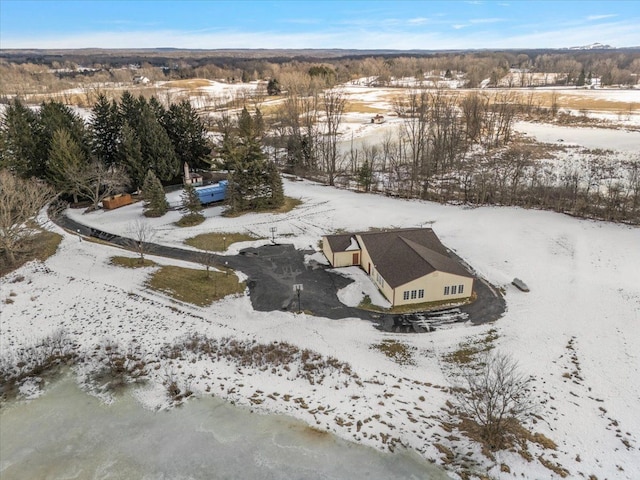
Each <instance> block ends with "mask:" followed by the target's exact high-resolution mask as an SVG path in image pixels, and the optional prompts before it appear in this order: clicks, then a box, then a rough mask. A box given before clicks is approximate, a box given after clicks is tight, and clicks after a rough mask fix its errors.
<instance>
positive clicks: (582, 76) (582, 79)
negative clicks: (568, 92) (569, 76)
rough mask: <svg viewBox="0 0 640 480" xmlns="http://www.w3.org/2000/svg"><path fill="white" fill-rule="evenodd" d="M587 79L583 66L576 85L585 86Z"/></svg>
mask: <svg viewBox="0 0 640 480" xmlns="http://www.w3.org/2000/svg"><path fill="white" fill-rule="evenodd" d="M585 79H586V74H585V72H584V68H583V69H582V71H581V72H580V75H579V76H578V80H577V81H576V86H578V87H582V86H584V83H585Z"/></svg>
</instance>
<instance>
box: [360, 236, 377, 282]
mask: <svg viewBox="0 0 640 480" xmlns="http://www.w3.org/2000/svg"><path fill="white" fill-rule="evenodd" d="M356 240H357V241H358V243H359V244H360V246H361V247H362V250H361V251H360V266H361V267H362V269H363V270H364V271H365V272H367V273H369V270H371V271H373V268H374V265H373V261H372V260H371V256H370V255H369V252H368V251H367V247H366V246H365V244H364V242H363V241H362V237H361V236H360V235H356ZM369 266H371V268H369Z"/></svg>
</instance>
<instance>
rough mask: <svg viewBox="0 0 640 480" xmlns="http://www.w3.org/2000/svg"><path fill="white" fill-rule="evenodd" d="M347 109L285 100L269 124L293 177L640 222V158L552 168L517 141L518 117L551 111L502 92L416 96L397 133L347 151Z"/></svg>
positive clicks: (319, 95) (277, 154)
mask: <svg viewBox="0 0 640 480" xmlns="http://www.w3.org/2000/svg"><path fill="white" fill-rule="evenodd" d="M523 100H524V102H523ZM346 108H347V105H346V102H345V99H344V97H343V96H342V95H341V93H340V90H339V89H328V90H312V91H310V92H309V91H307V92H306V93H305V94H300V93H298V92H288V94H287V95H286V97H285V99H284V101H283V102H281V103H280V104H279V106H278V107H277V108H276V110H275V112H274V113H273V115H272V116H271V117H270V118H269V122H270V124H271V128H270V129H269V132H270V136H269V137H268V138H267V139H266V141H267V143H268V144H269V145H270V146H271V147H272V148H271V151H272V152H273V155H274V158H275V159H276V161H277V162H278V163H279V164H280V165H282V167H283V168H284V169H285V171H288V172H290V173H294V174H297V175H301V176H306V177H311V178H316V179H319V180H321V181H324V182H326V183H328V184H330V185H334V184H335V185H344V186H354V185H357V186H358V187H359V188H360V189H362V190H364V191H379V192H384V193H385V194H388V195H397V196H402V197H408V198H422V199H428V200H435V201H440V202H460V203H467V204H475V205H485V204H498V205H519V206H523V207H532V208H544V209H552V210H555V211H559V212H564V213H570V214H574V215H578V216H583V217H588V218H596V219H604V220H612V221H621V222H627V223H634V224H637V223H640V158H636V159H629V160H625V161H622V160H619V159H616V158H612V157H613V152H610V151H599V150H596V151H581V152H579V155H578V156H577V157H576V158H573V159H571V161H567V162H566V163H564V164H563V165H562V167H558V166H557V165H553V161H550V160H549V159H550V158H552V157H553V154H550V153H549V152H547V151H545V149H544V147H542V146H539V145H538V146H536V145H535V144H531V143H526V142H525V141H524V140H523V139H519V138H515V137H514V134H513V128H512V127H513V123H514V121H515V120H516V119H517V118H527V117H533V118H535V119H536V120H545V121H554V120H555V118H554V117H556V116H557V115H558V113H557V111H556V110H555V109H554V108H553V105H552V106H550V107H542V106H540V105H538V104H535V103H534V102H528V101H527V99H526V98H524V99H523V98H518V97H516V95H515V94H514V93H511V92H508V91H501V92H495V93H491V92H490V91H489V92H474V93H471V94H467V95H464V94H458V93H456V92H455V91H451V90H449V91H446V90H438V89H429V88H415V89H412V90H408V91H406V93H404V94H403V95H401V96H398V98H397V100H396V102H395V104H394V106H393V109H394V111H395V114H397V115H398V117H399V118H400V119H401V122H400V125H399V128H398V130H397V131H395V132H394V131H390V130H387V133H386V134H385V135H383V136H382V137H381V138H377V139H375V140H374V141H372V143H371V144H366V143H365V142H361V141H353V140H352V141H351V144H350V145H349V140H348V139H345V138H341V135H340V133H339V131H340V130H341V125H340V123H341V116H342V113H343V112H344V111H345V109H346Z"/></svg>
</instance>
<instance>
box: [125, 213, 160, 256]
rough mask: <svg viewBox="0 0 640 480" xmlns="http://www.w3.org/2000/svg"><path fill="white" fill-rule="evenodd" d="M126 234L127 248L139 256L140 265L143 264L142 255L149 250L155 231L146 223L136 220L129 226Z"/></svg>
mask: <svg viewBox="0 0 640 480" xmlns="http://www.w3.org/2000/svg"><path fill="white" fill-rule="evenodd" d="M127 234H128V235H129V237H130V238H129V246H130V247H131V248H132V249H133V250H134V251H135V252H136V253H137V254H138V255H139V256H140V264H144V255H145V254H146V253H149V251H150V250H151V246H152V245H151V243H152V242H153V239H154V238H155V236H156V231H155V230H154V228H153V227H152V226H151V225H150V224H149V223H148V222H143V221H141V220H136V221H135V222H133V223H131V224H130V225H129V228H128V229H127Z"/></svg>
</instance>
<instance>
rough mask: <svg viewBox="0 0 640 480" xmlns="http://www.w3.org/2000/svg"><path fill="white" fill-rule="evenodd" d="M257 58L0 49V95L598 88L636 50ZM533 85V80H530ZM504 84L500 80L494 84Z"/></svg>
mask: <svg viewBox="0 0 640 480" xmlns="http://www.w3.org/2000/svg"><path fill="white" fill-rule="evenodd" d="M273 53H274V52H272V53H271V55H269V52H266V53H264V54H263V55H264V56H261V55H260V54H258V53H255V52H251V51H244V52H226V53H225V52H215V51H213V52H198V51H180V52H175V53H174V54H172V55H169V54H167V53H166V52H160V53H154V52H152V51H149V52H145V53H144V55H142V54H140V55H137V54H135V53H133V52H132V53H131V54H129V55H127V54H123V55H120V54H118V53H117V52H113V53H109V52H104V51H102V52H94V53H88V54H85V55H82V54H79V53H77V52H75V53H74V52H67V53H65V54H64V55H62V54H47V53H46V52H41V53H40V54H39V55H26V54H20V53H19V52H14V53H5V54H4V55H2V57H0V77H2V79H3V86H2V91H1V92H0V94H10V95H13V94H18V95H23V94H26V93H38V92H47V91H49V92H51V91H55V90H56V89H58V90H60V89H63V88H70V86H71V85H72V82H71V81H70V80H71V79H74V80H75V81H76V83H77V82H78V81H80V80H82V78H83V77H86V82H87V83H90V84H93V85H95V84H99V83H108V82H123V81H129V82H130V81H132V79H133V77H134V76H139V75H143V76H145V77H147V78H149V79H150V80H152V81H153V80H163V79H186V78H208V79H223V80H225V81H230V82H240V81H243V82H247V81H250V80H260V79H269V78H278V79H280V82H281V83H282V86H283V88H284V89H288V88H291V87H292V86H293V85H294V84H295V82H293V81H288V77H293V78H292V80H293V79H294V78H295V76H296V74H299V73H300V72H305V73H312V74H313V73H314V72H317V71H323V70H324V71H325V73H327V72H328V73H330V76H331V77H332V78H333V81H334V82H335V83H344V82H347V81H350V80H353V79H356V78H362V77H376V79H377V82H378V83H379V84H382V85H384V84H387V83H388V82H389V80H390V79H391V78H403V77H421V76H423V75H425V74H427V75H428V74H429V73H431V72H446V71H450V72H455V74H456V75H461V76H462V77H463V78H464V80H465V81H466V86H468V87H477V86H479V85H480V83H481V82H482V81H483V80H485V79H489V80H490V83H489V85H490V86H498V85H499V79H501V78H503V77H504V76H505V75H507V74H508V73H509V71H510V69H512V68H513V69H518V70H519V72H521V76H520V77H519V78H517V79H515V80H514V81H512V82H509V83H507V85H506V86H511V87H522V86H529V85H530V84H532V80H531V75H533V74H534V73H537V74H548V75H543V79H542V84H549V85H552V84H558V85H579V84H580V83H581V82H584V80H586V79H587V78H598V79H599V81H600V82H601V84H602V85H635V84H637V83H638V82H640V51H639V50H638V49H611V50H523V51H517V50H507V51H481V52H473V51H470V52H424V53H420V52H411V53H409V52H407V53H402V52H396V53H390V52H380V53H378V52H357V51H352V52H349V51H346V52H322V51H317V52H313V51H309V52H296V51H295V50H292V51H290V52H288V54H287V52H284V53H283V52H278V55H277V56H275V55H273ZM536 84H538V82H536ZM501 86H504V85H501Z"/></svg>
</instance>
